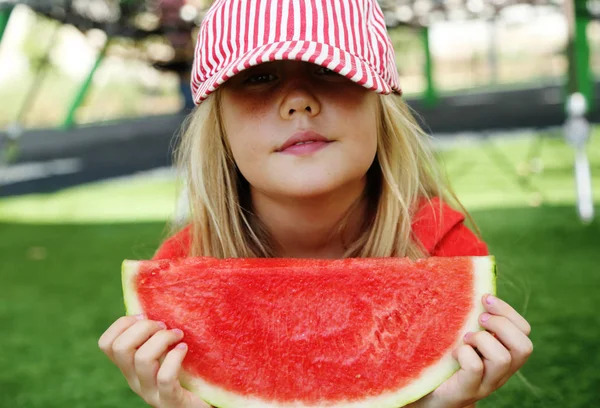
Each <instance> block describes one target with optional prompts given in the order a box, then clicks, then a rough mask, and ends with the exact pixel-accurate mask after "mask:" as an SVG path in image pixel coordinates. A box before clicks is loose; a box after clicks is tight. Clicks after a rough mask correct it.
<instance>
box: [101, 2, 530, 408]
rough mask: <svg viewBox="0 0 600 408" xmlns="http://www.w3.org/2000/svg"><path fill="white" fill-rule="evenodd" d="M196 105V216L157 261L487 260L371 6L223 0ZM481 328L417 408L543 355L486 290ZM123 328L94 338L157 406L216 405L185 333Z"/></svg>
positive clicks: (480, 390) (455, 400) (190, 144)
mask: <svg viewBox="0 0 600 408" xmlns="http://www.w3.org/2000/svg"><path fill="white" fill-rule="evenodd" d="M192 89H193V92H194V95H195V101H196V103H197V104H198V106H197V108H196V110H195V112H194V113H193V114H192V116H191V120H190V121H189V123H188V124H187V126H186V130H185V134H184V135H183V138H182V140H181V143H180V147H179V158H178V159H179V164H180V166H181V167H182V169H183V170H184V172H185V177H186V180H187V189H188V195H189V205H190V214H191V220H190V222H189V225H188V226H187V227H186V228H184V229H183V230H182V231H180V232H179V233H177V234H175V235H174V236H173V237H171V238H170V239H168V240H167V241H166V242H165V243H164V244H163V245H162V247H161V248H160V249H159V250H158V252H157V253H156V256H155V258H157V259H158V258H169V257H181V256H203V255H204V256H214V257H221V258H225V257H297V258H302V257H314V258H343V257H389V256H396V257H403V256H409V257H412V258H418V257H426V256H460V255H485V254H487V247H486V245H485V243H483V242H482V241H480V240H479V238H478V237H477V236H476V235H475V234H473V233H472V232H471V231H470V230H469V229H468V228H467V227H466V226H465V225H464V223H463V222H464V220H465V217H464V216H463V215H462V213H460V212H458V211H455V210H454V209H452V208H451V207H450V206H449V205H448V202H452V203H454V204H455V205H457V206H459V207H460V204H458V202H457V200H456V199H455V197H454V196H453V194H452V193H451V191H450V189H449V188H448V186H446V184H445V183H443V180H442V177H441V176H440V172H439V171H438V169H437V164H436V161H435V159H434V157H433V155H432V152H431V150H430V148H429V146H428V143H427V135H426V134H425V133H424V132H423V131H422V130H421V129H420V128H419V126H418V125H417V123H416V122H415V120H414V119H413V117H412V115H411V114H410V111H409V109H408V107H407V106H406V104H405V103H404V101H403V100H402V98H401V90H400V86H399V83H398V74H397V70H396V66H395V57H394V51H393V48H392V45H391V42H390V40H389V37H388V35H387V32H386V27H385V23H384V19H383V14H382V12H381V9H380V8H379V6H378V4H377V2H376V1H375V0H343V1H342V0H311V1H290V0H279V1H278V0H216V1H215V2H214V4H213V5H212V7H211V8H210V10H209V12H208V13H207V15H206V16H205V19H204V20H203V23H202V26H201V29H200V33H199V38H198V44H197V48H196V55H195V62H194V68H193V72H192ZM481 301H482V302H483V304H484V306H485V308H486V310H487V312H486V313H483V314H482V315H481V317H480V322H481V325H482V326H483V327H484V328H485V329H486V331H482V332H477V333H470V334H468V335H467V336H465V341H464V343H465V344H464V345H463V346H461V347H459V348H458V349H457V350H455V351H454V354H453V355H454V357H455V358H456V360H457V361H458V362H459V364H460V367H461V368H460V370H459V371H458V372H457V373H456V374H455V375H454V376H452V377H451V378H450V379H448V380H447V381H446V382H444V383H443V384H442V385H441V386H440V387H438V388H437V389H436V390H435V391H434V392H432V393H431V394H429V395H427V396H426V397H424V398H422V399H421V400H419V401H417V402H415V403H414V404H413V405H414V406H419V407H440V408H441V407H444V408H445V407H447V408H455V407H456V408H458V407H465V406H471V404H474V403H475V402H476V401H478V400H480V399H482V398H484V397H486V396H487V395H489V394H490V393H492V392H493V391H494V390H496V389H498V388H499V387H501V386H502V385H503V384H504V383H505V382H506V381H507V380H508V379H509V378H510V377H511V376H512V375H513V374H514V373H515V372H516V371H517V370H518V369H519V368H520V367H521V366H522V365H523V364H524V363H525V361H526V360H527V358H528V357H529V355H530V354H531V352H532V344H531V341H530V340H529V338H528V335H529V331H530V326H529V324H528V323H527V321H526V320H525V319H524V318H523V317H522V316H520V315H519V314H518V313H517V312H516V311H515V310H514V309H513V308H512V307H510V306H509V305H508V304H506V303H505V302H504V301H502V300H500V299H498V298H497V297H493V296H491V295H488V296H485V297H484V298H483V299H482V300H481ZM165 329H166V327H165V324H164V323H162V322H155V321H150V320H148V319H145V318H144V317H143V316H136V317H134V316H127V317H121V318H120V319H118V320H117V321H116V322H115V323H114V324H112V325H111V326H110V327H109V328H108V329H107V330H106V332H105V333H104V334H103V335H102V336H101V338H100V340H99V346H100V348H101V349H102V350H103V351H104V353H106V354H107V356H108V357H109V358H110V359H111V360H112V361H113V362H114V363H115V364H116V365H117V366H118V367H119V369H120V370H121V371H122V372H123V374H124V376H125V377H126V378H127V381H128V383H129V386H130V387H131V389H132V390H133V391H134V392H136V393H137V394H138V395H139V396H140V397H142V398H143V399H144V400H145V401H146V402H147V403H148V404H150V405H152V406H155V407H161V408H163V407H164V408H166V407H168V408H174V407H178V408H192V407H206V406H207V405H206V404H205V403H204V402H202V401H201V400H200V399H199V398H197V397H195V396H194V395H192V394H191V393H189V392H188V391H186V390H185V389H183V388H182V387H181V385H180V383H179V381H178V373H179V371H180V367H181V363H182V360H183V359H184V357H185V354H186V351H187V348H186V344H185V343H184V342H182V339H183V338H184V333H182V332H181V331H180V330H178V329H173V330H165Z"/></svg>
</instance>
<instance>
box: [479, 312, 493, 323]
mask: <svg viewBox="0 0 600 408" xmlns="http://www.w3.org/2000/svg"><path fill="white" fill-rule="evenodd" d="M490 317H492V315H491V314H489V313H484V314H482V315H481V321H482V322H487V321H488V320H489V319H490Z"/></svg>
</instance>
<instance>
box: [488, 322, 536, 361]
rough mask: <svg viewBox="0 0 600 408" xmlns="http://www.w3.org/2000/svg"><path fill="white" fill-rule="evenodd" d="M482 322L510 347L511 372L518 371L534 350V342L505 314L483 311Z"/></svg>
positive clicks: (505, 345) (506, 346)
mask: <svg viewBox="0 0 600 408" xmlns="http://www.w3.org/2000/svg"><path fill="white" fill-rule="evenodd" d="M479 321H480V324H481V325H482V326H483V327H484V328H485V329H486V330H488V331H489V332H491V333H493V334H495V335H496V338H497V339H498V340H499V341H500V342H501V343H502V344H503V345H504V347H505V348H507V349H508V351H509V352H510V355H511V360H512V365H511V372H513V373H514V372H516V371H517V370H518V369H519V368H521V366H522V365H523V364H525V362H526V361H527V359H528V358H529V356H530V355H531V353H532V352H533V343H532V342H531V340H530V339H529V337H527V336H526V335H525V334H524V333H523V332H522V331H521V330H519V329H518V328H517V327H516V326H515V325H514V324H513V322H512V321H510V320H508V319H507V318H506V317H504V316H493V315H490V314H488V313H483V314H482V315H481V317H480V319H479Z"/></svg>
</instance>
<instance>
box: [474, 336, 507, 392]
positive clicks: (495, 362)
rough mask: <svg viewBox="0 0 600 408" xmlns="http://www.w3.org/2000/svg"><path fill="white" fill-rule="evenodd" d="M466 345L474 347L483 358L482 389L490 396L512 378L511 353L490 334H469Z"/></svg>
mask: <svg viewBox="0 0 600 408" xmlns="http://www.w3.org/2000/svg"><path fill="white" fill-rule="evenodd" d="M465 344H469V345H470V346H473V347H475V348H476V349H477V351H479V353H481V356H482V357H483V366H484V370H483V378H482V381H481V388H482V389H483V391H484V392H485V394H486V395H487V394H489V393H491V392H492V391H494V390H495V389H497V388H498V387H500V386H501V385H502V384H503V381H505V379H507V378H508V377H510V369H511V362H512V357H511V355H510V353H509V351H508V350H507V349H506V348H505V347H504V346H503V345H502V344H501V343H500V342H499V341H498V340H497V339H496V338H495V337H494V336H492V335H491V334H490V333H488V332H486V331H480V332H477V333H469V334H468V335H467V336H466V337H465Z"/></svg>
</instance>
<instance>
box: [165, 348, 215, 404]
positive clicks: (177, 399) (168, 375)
mask: <svg viewBox="0 0 600 408" xmlns="http://www.w3.org/2000/svg"><path fill="white" fill-rule="evenodd" d="M187 350H188V349H187V344H185V343H179V344H178V345H177V346H175V347H174V348H173V349H172V350H171V351H169V352H168V353H167V354H166V356H165V358H164V360H163V362H162V364H161V366H160V369H159V370H158V374H157V375H156V385H157V388H158V396H159V400H160V408H209V407H210V405H208V404H206V403H205V402H204V401H202V400H201V399H200V398H197V397H195V396H194V395H193V394H192V393H190V392H189V391H187V390H185V389H184V388H183V387H182V386H181V383H180V382H179V373H180V371H181V363H182V362H183V359H184V357H185V355H186V354H187Z"/></svg>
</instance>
